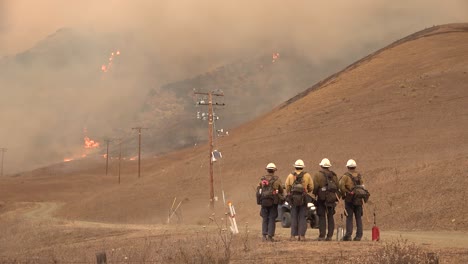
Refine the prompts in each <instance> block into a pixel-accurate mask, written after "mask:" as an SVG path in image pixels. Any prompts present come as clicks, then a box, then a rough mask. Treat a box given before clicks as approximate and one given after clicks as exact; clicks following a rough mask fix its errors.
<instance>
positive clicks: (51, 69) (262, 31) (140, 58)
mask: <svg viewBox="0 0 468 264" xmlns="http://www.w3.org/2000/svg"><path fill="white" fill-rule="evenodd" d="M467 21H468V2H467V1H466V0H447V1H434V0H408V1H403V0H398V1H383V0H357V1H348V0H336V1H313V0H308V1H305V0H301V1H299V0H298V1H278V0H271V1H247V0H238V1H220V0H216V1H215V0H197V1H195V0H178V1H169V0H164V1H163V0H161V1H154V0H135V1H127V0H112V1H111V0H107V1H106V0H103V1H94V0H82V1H71V0H41V1H32V0H0V70H2V71H3V72H2V73H0V90H1V99H0V103H1V104H0V123H1V124H8V126H4V125H2V127H1V128H0V147H7V148H9V152H8V155H9V156H8V158H7V161H8V163H7V164H8V166H7V167H6V170H7V171H10V172H12V171H18V170H21V169H24V168H31V167H34V166H38V165H43V164H46V163H47V162H52V161H53V160H56V159H57V157H60V156H65V155H68V154H69V153H73V151H74V150H75V149H79V147H80V144H81V143H82V142H79V140H81V136H82V134H83V129H84V127H85V126H86V127H87V130H88V131H89V133H90V134H91V133H95V134H94V135H95V136H96V137H100V138H102V137H103V136H104V135H106V134H111V133H114V132H115V131H114V130H113V129H111V127H112V128H116V127H117V128H119V129H121V128H122V129H123V128H128V127H129V126H132V125H138V124H135V122H134V121H135V119H136V118H135V114H134V113H137V112H138V111H139V110H140V105H141V104H142V101H143V100H144V98H145V96H146V93H147V92H148V90H149V89H154V88H157V87H158V86H160V85H163V84H166V83H170V82H173V81H177V80H180V79H184V78H190V77H193V76H195V75H197V74H200V73H204V72H206V71H210V70H212V69H213V68H216V67H218V66H220V65H223V64H225V63H229V62H231V61H233V60H238V59H243V58H248V57H251V56H254V55H255V54H258V53H265V52H266V53H268V52H270V51H271V50H275V49H277V48H278V47H281V49H283V50H284V49H286V50H287V49H290V50H294V52H295V53H296V54H301V55H302V56H303V58H304V59H306V60H308V61H310V62H311V63H314V64H317V65H320V64H321V63H323V62H325V61H329V60H339V59H341V58H352V59H358V58H359V56H364V55H366V54H368V53H370V52H372V51H375V50H376V49H378V48H381V47H383V46H384V45H386V44H389V43H390V42H392V41H394V40H396V39H398V38H401V37H404V36H405V35H407V34H411V33H413V32H415V31H418V30H421V29H424V28H426V27H431V26H433V25H438V24H445V23H456V22H467ZM57 30H59V32H60V34H57V33H55V32H57ZM60 30H61V31H60ZM54 34H57V35H59V36H60V38H59V37H57V38H54ZM51 36H52V37H51ZM67 41H69V42H67ZM64 47H65V48H64ZM116 48H119V49H122V55H121V58H119V59H120V61H121V62H122V65H121V66H120V68H119V67H117V66H116V68H115V69H114V70H115V71H114V72H113V73H111V74H109V75H108V76H104V77H103V76H102V73H101V72H100V69H99V68H100V66H101V64H103V62H106V60H107V59H108V57H109V54H110V52H112V51H114V50H115V49H116ZM70 50H71V51H70ZM2 57H3V59H1V58H2ZM2 65H3V66H2ZM116 65H118V62H116ZM94 67H95V68H94ZM338 70H340V69H339V68H337V69H336V70H334V71H338ZM117 73H118V74H117ZM310 85H313V83H311V84H310ZM303 88H304V89H305V88H307V87H303ZM122 98H125V100H124V99H122ZM279 98H280V97H279ZM280 99H283V100H285V99H287V98H280ZM90 136H92V135H90ZM70 137H73V138H79V140H71V141H67V138H70ZM39 150H41V151H39ZM44 150H48V151H49V152H50V153H52V154H50V156H51V158H50V159H47V158H44V156H48V155H43V154H41V153H43V152H44ZM46 152H47V151H46ZM39 156H40V157H42V158H41V159H39V158H35V157H39ZM52 157H53V158H52ZM36 159H37V162H36V161H35V160H36Z"/></svg>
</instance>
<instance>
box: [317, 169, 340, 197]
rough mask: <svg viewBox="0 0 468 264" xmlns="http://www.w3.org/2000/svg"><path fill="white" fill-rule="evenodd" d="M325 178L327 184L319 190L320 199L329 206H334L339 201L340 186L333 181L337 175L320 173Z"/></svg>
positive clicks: (331, 172)
mask: <svg viewBox="0 0 468 264" xmlns="http://www.w3.org/2000/svg"><path fill="white" fill-rule="evenodd" d="M320 172H321V173H322V174H323V177H325V181H326V182H327V183H326V185H325V186H323V187H322V188H320V189H319V190H318V199H319V200H320V201H323V202H325V203H327V204H334V203H335V202H336V201H337V200H338V199H337V197H336V196H337V192H338V186H337V185H336V183H335V181H333V177H334V176H336V174H335V173H334V172H333V171H328V172H325V171H320Z"/></svg>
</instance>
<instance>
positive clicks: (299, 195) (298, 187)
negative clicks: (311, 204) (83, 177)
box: [290, 171, 306, 206]
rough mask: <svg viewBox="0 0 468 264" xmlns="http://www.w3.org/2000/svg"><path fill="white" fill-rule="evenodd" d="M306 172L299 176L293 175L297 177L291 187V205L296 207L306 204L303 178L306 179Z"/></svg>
mask: <svg viewBox="0 0 468 264" xmlns="http://www.w3.org/2000/svg"><path fill="white" fill-rule="evenodd" d="M304 174H305V172H303V171H302V172H301V173H299V174H296V172H294V173H293V175H294V176H295V177H296V179H294V182H293V184H292V186H291V201H290V202H291V204H292V205H294V206H301V205H304V204H305V200H304V198H305V194H306V192H305V188H304V185H303V184H302V181H303V178H304Z"/></svg>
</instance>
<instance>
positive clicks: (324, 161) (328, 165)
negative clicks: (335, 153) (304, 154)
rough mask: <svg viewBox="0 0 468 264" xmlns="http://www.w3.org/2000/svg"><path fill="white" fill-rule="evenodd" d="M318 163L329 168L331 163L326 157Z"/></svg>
mask: <svg viewBox="0 0 468 264" xmlns="http://www.w3.org/2000/svg"><path fill="white" fill-rule="evenodd" d="M319 165H320V166H322V167H324V168H329V167H331V163H330V161H329V160H328V159H327V158H325V159H323V160H322V161H321V162H320V164H319Z"/></svg>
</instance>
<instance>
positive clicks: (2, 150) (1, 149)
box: [0, 148, 7, 177]
mask: <svg viewBox="0 0 468 264" xmlns="http://www.w3.org/2000/svg"><path fill="white" fill-rule="evenodd" d="M6 151H7V149H6V148H0V152H2V166H1V170H0V176H1V177H3V157H4V155H5V152H6Z"/></svg>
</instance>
